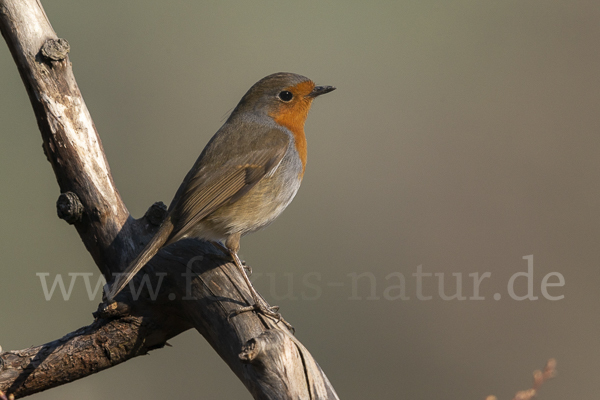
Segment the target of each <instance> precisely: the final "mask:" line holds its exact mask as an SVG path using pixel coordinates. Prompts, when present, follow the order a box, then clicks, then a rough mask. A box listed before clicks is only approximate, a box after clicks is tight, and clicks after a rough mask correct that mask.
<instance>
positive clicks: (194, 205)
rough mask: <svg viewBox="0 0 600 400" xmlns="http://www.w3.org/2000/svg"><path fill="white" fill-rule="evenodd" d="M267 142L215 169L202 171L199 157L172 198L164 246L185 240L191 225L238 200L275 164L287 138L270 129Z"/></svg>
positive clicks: (275, 165)
mask: <svg viewBox="0 0 600 400" xmlns="http://www.w3.org/2000/svg"><path fill="white" fill-rule="evenodd" d="M270 139H271V140H267V141H264V142H266V143H265V145H264V147H263V148H254V149H249V148H246V149H245V150H244V151H241V152H240V154H238V155H237V156H234V157H233V158H231V159H229V160H227V162H225V164H224V165H223V166H222V167H221V168H217V169H215V168H214V166H213V168H211V169H205V168H203V163H202V156H201V158H200V159H199V160H198V161H197V163H196V165H195V166H194V169H193V170H192V171H191V173H190V176H188V179H186V181H184V183H183V184H182V186H185V187H183V188H181V189H180V193H181V194H180V196H176V199H174V201H177V204H175V205H174V208H173V210H172V212H173V213H174V223H175V229H174V231H173V232H174V234H173V236H172V237H171V238H170V239H169V240H168V243H171V242H174V241H177V240H179V239H181V238H183V237H185V236H186V234H187V232H188V231H189V230H190V229H191V228H192V227H193V226H194V225H196V224H197V223H199V222H200V221H201V220H202V219H203V218H205V217H206V216H207V215H209V214H210V213H212V212H213V211H215V210H216V209H217V208H219V207H220V206H221V205H223V204H225V203H234V202H235V201H237V200H238V199H240V198H241V197H242V196H243V195H244V194H246V193H247V192H248V191H249V190H250V189H252V188H253V187H254V186H255V185H256V184H257V183H258V182H259V181H260V180H261V179H262V178H263V177H264V176H265V175H268V174H269V173H271V172H272V170H273V169H274V168H276V167H277V166H278V165H279V163H280V162H281V160H282V159H283V156H284V155H285V153H286V151H287V148H288V145H289V142H290V139H289V138H288V137H287V136H286V135H285V134H284V133H283V132H281V131H280V130H273V134H272V135H271V138H270ZM204 156H205V157H206V156H208V157H210V154H207V155H204ZM194 170H195V171H194ZM177 197H179V198H177Z"/></svg>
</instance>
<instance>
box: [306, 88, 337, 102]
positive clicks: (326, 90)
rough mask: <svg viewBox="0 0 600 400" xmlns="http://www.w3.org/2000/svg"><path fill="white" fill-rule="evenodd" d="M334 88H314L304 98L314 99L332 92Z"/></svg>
mask: <svg viewBox="0 0 600 400" xmlns="http://www.w3.org/2000/svg"><path fill="white" fill-rule="evenodd" d="M334 90H335V87H333V86H315V88H314V89H313V90H312V92H310V93H309V94H308V95H307V96H306V97H309V98H313V99H314V98H315V97H317V96H320V95H322V94H325V93H329V92H333V91H334Z"/></svg>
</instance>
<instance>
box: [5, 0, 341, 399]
mask: <svg viewBox="0 0 600 400" xmlns="http://www.w3.org/2000/svg"><path fill="white" fill-rule="evenodd" d="M0 30H1V32H2V35H3V36H4V38H5V40H6V42H7V44H8V46H9V48H10V50H11V53H12V55H13V58H14V60H15V63H16V64H17V67H18V69H19V72H20V74H21V78H22V80H23V83H24V84H25V87H26V89H27V93H28V94H29V98H30V101H31V103H32V106H33V110H34V112H35V115H36V118H37V121H38V126H39V128H40V131H41V133H42V138H43V141H44V151H45V153H46V157H47V158H48V160H49V161H50V163H51V164H52V167H53V169H54V173H55V175H56V179H57V181H58V184H59V186H60V190H61V192H62V194H61V196H60V197H59V200H58V202H57V209H58V214H59V217H61V218H63V219H64V220H66V221H67V222H69V223H71V224H73V225H74V226H75V227H76V228H77V231H78V232H79V235H80V237H81V239H82V240H83V242H84V244H85V246H86V248H87V249H88V251H89V252H90V253H91V254H92V257H93V258H94V260H95V262H96V264H97V265H98V267H99V269H100V271H101V272H102V273H103V274H104V275H105V277H106V278H107V280H110V279H111V274H112V273H115V272H118V271H122V270H123V269H125V267H126V266H127V264H128V262H129V261H130V260H131V259H132V258H133V257H134V256H135V255H136V254H137V253H138V252H139V251H140V250H141V248H142V247H143V246H144V245H145V243H147V242H148V240H149V239H150V238H151V237H152V235H153V234H154V232H155V231H156V229H157V226H158V225H159V224H160V222H161V221H162V219H163V218H164V215H165V207H164V205H159V204H157V205H155V206H153V207H151V208H150V210H149V211H148V212H147V213H146V215H145V216H144V217H143V218H141V219H139V220H134V219H133V218H131V217H130V215H129V212H128V211H127V208H126V207H125V205H124V204H123V201H122V200H121V197H120V196H119V193H118V191H117V190H116V188H115V186H114V182H113V179H112V176H111V173H110V169H109V166H108V163H107V161H106V157H105V155H104V151H103V149H102V144H101V142H100V138H99V137H98V134H97V132H96V128H95V126H94V123H93V122H92V119H91V117H90V115H89V112H88V110H87V108H86V106H85V103H84V101H83V98H82V97H81V93H80V92H79V88H78V87H77V83H76V82H75V78H74V76H73V72H72V69H71V63H70V62H69V58H68V56H67V52H68V50H69V47H68V43H67V42H66V41H65V40H63V39H58V37H57V36H56V34H55V33H54V30H53V29H52V27H51V26H50V23H49V21H48V19H47V17H46V14H45V13H44V10H43V8H42V6H41V4H40V2H39V1H38V0H0ZM142 272H143V274H138V276H136V278H135V279H134V280H133V281H132V284H133V285H134V286H135V285H137V287H138V288H139V286H140V284H141V283H142V282H146V283H148V284H150V289H152V288H155V289H156V291H153V290H149V289H148V288H147V289H144V290H141V291H139V292H138V291H124V292H122V293H121V294H120V295H119V296H118V297H117V301H118V303H117V305H116V307H114V306H113V305H110V306H107V305H106V304H104V305H101V306H100V309H99V312H97V313H96V314H95V315H96V317H97V319H96V321H95V322H94V323H92V324H91V325H90V326H88V327H85V328H82V329H80V330H78V331H76V332H73V333H71V334H69V335H67V336H65V337H64V338H62V339H59V340H57V341H54V342H51V343H48V344H45V345H42V346H38V347H33V348H29V349H25V350H21V351H11V352H4V353H0V391H1V392H0V397H2V396H5V395H4V393H2V392H8V393H9V395H10V394H16V395H17V396H19V397H22V396H26V395H28V394H32V393H35V392H39V391H42V390H45V389H49V388H51V387H55V386H58V385H61V384H65V383H68V382H71V381H73V380H75V379H79V378H82V377H84V376H87V375H90V374H92V373H95V372H98V371H100V370H102V369H105V368H109V367H111V366H113V365H116V364H119V363H121V362H123V361H126V360H128V359H129V358H132V357H135V356H137V355H140V354H145V353H146V352H147V351H149V350H152V349H154V348H159V347H162V346H163V345H164V344H165V342H166V340H168V339H169V338H171V337H173V336H175V335H177V334H179V333H180V332H182V331H184V330H186V329H189V328H190V327H194V328H195V329H197V330H198V331H199V332H200V333H201V334H202V335H203V336H204V337H205V338H206V339H207V340H208V342H209V343H210V344H211V345H212V346H213V348H214V349H215V350H216V351H217V352H218V353H219V355H220V356H221V357H222V358H223V360H224V361H225V362H226V363H227V364H228V365H229V366H230V367H231V369H232V370H233V371H234V372H235V373H236V375H237V376H238V377H239V378H240V379H241V381H242V382H243V383H244V385H246V387H247V388H248V390H249V391H250V392H251V393H252V395H253V396H254V397H255V398H256V399H292V398H293V399H296V398H303V399H304V398H307V399H308V398H310V399H337V398H338V397H337V395H336V394H335V391H334V390H333V388H332V386H331V384H330V383H329V381H328V380H327V378H326V377H325V375H324V373H323V371H321V369H320V368H319V366H318V365H317V363H316V361H315V360H314V359H313V358H312V356H311V355H310V353H309V352H308V351H307V350H306V348H304V346H302V344H300V342H298V341H297V339H295V338H294V337H293V336H292V335H291V334H290V333H289V332H288V331H287V329H286V328H285V327H282V326H280V325H281V324H278V323H277V321H273V320H271V319H269V318H266V317H263V316H261V315H257V314H255V313H250V312H248V313H243V314H240V315H236V316H234V317H231V318H230V316H231V313H232V311H233V310H235V309H238V308H239V307H240V306H244V305H248V304H250V303H251V302H252V300H251V299H252V298H251V295H250V293H249V290H248V287H247V285H246V284H245V282H244V280H243V278H242V277H241V276H240V275H239V273H238V271H237V270H236V268H235V266H234V265H233V264H231V263H229V259H224V255H223V254H221V253H220V250H218V249H216V248H214V247H213V246H212V245H210V244H207V243H204V242H200V241H196V240H184V241H179V242H176V243H174V244H172V245H170V246H168V247H166V248H163V249H162V250H161V251H160V252H159V253H158V254H157V255H156V256H155V257H154V258H153V259H152V260H151V261H150V263H148V265H147V266H146V267H145V268H144V270H143V271H142ZM134 293H135V294H136V296H134ZM137 293H139V294H141V297H139V298H137V297H138V296H137Z"/></svg>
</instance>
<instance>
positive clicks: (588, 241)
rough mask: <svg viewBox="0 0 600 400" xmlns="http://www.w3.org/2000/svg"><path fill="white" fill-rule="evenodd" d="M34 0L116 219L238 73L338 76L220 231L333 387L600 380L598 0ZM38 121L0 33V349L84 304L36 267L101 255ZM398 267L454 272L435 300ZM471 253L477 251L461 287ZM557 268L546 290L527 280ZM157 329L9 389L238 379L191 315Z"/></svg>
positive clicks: (167, 186) (212, 113)
mask: <svg viewBox="0 0 600 400" xmlns="http://www.w3.org/2000/svg"><path fill="white" fill-rule="evenodd" d="M42 3H43V5H44V7H45V9H46V12H47V14H48V17H49V19H50V21H51V22H52V25H53V27H54V29H55V30H56V32H57V34H58V36H59V37H62V38H66V39H67V40H68V41H69V43H70V44H71V53H70V60H71V62H72V63H73V69H74V72H75V76H76V78H77V82H78V84H79V86H80V88H81V91H82V93H83V96H84V98H85V101H86V103H87V105H88V107H89V109H90V112H91V114H92V117H93V119H94V121H95V124H96V127H97V128H98V132H99V134H100V137H101V138H102V141H103V144H104V149H105V151H106V154H107V157H108V160H109V162H110V166H111V169H112V173H113V176H114V179H115V182H116V184H117V186H118V188H119V191H120V193H121V194H122V196H123V198H124V200H125V203H126V204H127V206H128V208H129V210H130V212H131V213H132V215H133V216H134V217H136V218H139V217H140V216H142V215H143V214H144V212H145V211H146V209H147V208H148V207H149V206H150V205H151V204H152V203H153V202H155V201H158V200H162V201H164V202H165V203H168V202H170V200H171V198H172V196H173V194H174V193H175V190H176V189H177V187H178V186H179V184H180V182H181V181H182V179H183V177H184V176H185V174H186V172H187V171H188V169H189V168H190V167H191V165H192V164H193V162H194V161H195V159H196V157H197V156H198V155H199V153H200V151H201V150H202V148H203V147H204V145H205V144H206V142H207V141H208V140H209V138H210V137H211V136H212V134H213V133H214V132H215V131H216V130H217V129H218V128H219V126H220V125H221V124H222V123H223V122H224V120H225V118H226V116H227V115H228V113H229V112H230V111H231V110H232V109H233V107H234V106H235V105H236V104H237V102H238V101H239V99H240V98H241V96H242V95H243V94H244V93H245V92H246V90H247V89H248V88H249V87H250V86H251V85H252V84H253V83H254V82H256V81H257V80H258V79H260V78H262V77H263V76H266V75H268V74H270V73H273V72H277V71H290V72H297V73H301V74H303V75H306V76H308V77H310V78H311V79H313V80H315V81H316V82H317V83H319V84H326V85H335V86H337V87H338V90H337V91H335V92H333V93H331V94H328V95H327V96H323V97H322V98H319V99H318V100H317V101H316V102H315V104H314V105H313V109H312V111H311V114H310V116H309V119H308V122H307V126H306V131H307V136H308V150H309V151H308V166H307V171H306V175H305V178H304V183H303V185H302V188H301V189H300V191H299V193H298V195H297V197H296V199H295V200H294V202H293V203H292V204H291V206H290V207H289V208H288V209H287V210H286V211H285V212H284V213H283V215H282V216H281V217H280V218H279V219H278V220H277V221H276V222H275V223H274V224H273V225H272V226H270V227H269V228H268V229H266V230H264V231H261V232H259V233H255V234H254V235H251V236H248V237H245V238H244V239H243V240H242V248H241V256H242V258H244V259H245V260H246V261H247V262H248V264H249V265H251V266H252V267H253V269H254V276H253V279H254V281H255V284H256V286H257V288H258V289H259V291H260V292H261V293H262V294H263V295H264V296H265V297H266V298H267V300H269V301H270V302H271V303H272V304H278V305H279V306H281V310H282V312H283V315H284V316H285V318H286V319H287V320H288V321H290V322H291V323H292V324H293V325H294V326H295V327H296V332H297V336H298V338H299V339H300V340H301V341H302V342H303V343H304V344H305V345H306V347H307V348H308V349H309V350H310V351H311V353H312V354H313V355H314V356H315V358H316V359H317V361H318V362H319V363H320V365H321V367H322V368H323V369H324V371H325V372H326V374H327V375H328V377H329V379H330V380H331V382H332V383H333V385H334V387H335V388H336V390H337V392H338V394H339V395H340V397H341V398H342V399H364V398H376V399H450V398H451V399H473V400H482V399H485V397H486V396H487V395H489V394H495V395H497V396H498V397H499V399H501V400H502V399H511V398H512V397H513V395H514V393H515V392H516V391H517V390H522V389H527V388H528V387H530V385H531V382H532V378H531V373H532V371H533V370H534V369H537V368H542V367H543V366H544V364H545V362H546V360H547V359H549V358H551V357H554V358H556V359H557V360H558V370H559V376H558V378H557V379H555V380H552V381H550V382H548V383H547V384H545V385H544V386H543V388H542V390H541V392H540V396H539V398H540V399H544V400H554V399H568V398H571V399H575V398H577V399H584V398H596V397H597V396H598V391H599V390H600V384H599V383H598V382H599V381H598V379H597V374H598V370H600V339H599V335H598V332H599V331H600V321H599V318H598V315H599V312H600V298H599V297H600V296H599V295H598V287H599V286H600V273H599V271H598V267H599V260H600V246H599V245H598V238H599V237H600V216H599V212H598V209H599V207H600V185H599V183H598V178H599V176H600V157H599V154H600V135H599V133H600V107H599V106H600V80H599V74H598V71H600V51H599V49H600V47H599V46H598V38H599V37H600V3H598V2H590V1H570V2H564V1H558V0H543V1H542V0H530V1H520V0H519V1H516V0H511V1H501V2H491V1H466V0H451V1H447V0H444V1H441V0H438V1H432V0H418V1H377V0H376V1H371V2H358V1H341V0H332V1H310V2H276V1H234V2H221V1H202V2H191V1H181V0H173V1H169V2H164V1H153V0H144V1H141V0H135V1H133V0H128V1H122V0H119V1H115V0H105V1H101V2H98V1H81V0H78V1H75V0H52V1H44V0H42ZM41 143H42V142H41V137H40V134H39V131H38V129H37V125H36V122H35V118H34V115H33V112H32V110H31V106H30V103H29V100H28V98H27V95H26V92H25V89H24V87H23V84H22V82H21V79H20V77H19V75H18V72H17V69H16V67H15V65H14V63H13V61H12V58H11V56H10V53H9V51H8V49H7V47H6V46H5V45H4V44H2V45H0V170H1V171H2V173H0V188H1V189H0V204H2V207H3V209H4V212H3V215H2V223H1V224H0V264H1V265H2V269H1V274H0V282H1V287H2V289H1V291H0V316H1V317H2V322H3V324H2V329H0V345H2V347H3V349H4V350H14V349H21V348H25V347H28V346H31V345H39V344H42V343H45V342H48V341H51V340H54V339H57V338H59V337H61V336H63V335H64V334H66V333H68V332H71V331H73V330H75V329H77V328H79V327H81V326H84V325H87V324H89V323H91V322H92V315H91V313H92V312H93V311H94V310H95V309H96V307H97V304H98V302H99V300H100V297H99V295H98V296H97V297H96V298H94V299H92V300H90V299H89V297H88V295H87V293H86V289H85V285H84V284H83V280H82V278H81V277H79V278H76V279H78V280H76V281H75V283H74V286H73V291H72V293H71V296H70V297H69V300H67V301H65V300H64V299H63V296H62V295H61V294H60V290H59V288H56V290H55V293H54V294H53V296H52V298H51V300H46V298H45V296H44V292H43V289H42V285H41V280H40V277H39V276H37V275H36V274H37V273H49V274H50V275H49V276H48V277H47V279H48V285H51V284H52V282H53V279H54V277H55V276H56V274H62V276H63V277H64V279H65V283H66V284H67V288H68V284H69V279H70V278H69V276H68V275H67V274H68V273H74V272H75V273H93V274H94V275H93V277H92V283H95V282H96V280H97V278H98V277H99V272H98V270H97V268H96V267H95V265H94V263H93V261H92V259H91V257H90V256H89V254H88V253H87V252H86V250H85V249H84V247H83V245H82V243H81V241H80V240H79V237H78V236H77V233H76V231H75V229H74V228H73V227H71V226H69V225H67V224H66V223H65V222H64V221H61V220H59V219H58V218H57V217H56V210H55V201H56V199H57V197H58V195H59V190H58V186H57V184H56V181H55V179H54V175H53V172H52V170H51V167H50V165H49V164H48V163H47V162H46V160H45V157H44V155H43V153H42V148H41ZM530 255H533V258H531V257H530V258H529V259H531V260H533V267H532V274H531V276H530V278H531V285H532V286H531V287H532V292H531V293H530V294H531V296H535V297H537V300H530V299H526V300H521V301H519V300H515V299H513V298H512V297H511V296H510V294H509V290H508V283H509V281H510V279H511V277H513V276H515V274H518V273H519V272H522V273H524V272H527V271H528V259H524V258H523V257H526V256H530ZM419 266H420V268H421V271H422V272H423V273H431V274H444V275H443V276H444V292H443V293H442V294H445V295H446V296H451V295H452V294H454V293H456V279H457V276H460V277H461V279H462V287H461V291H462V296H463V297H465V298H466V299H465V300H458V299H452V300H444V298H443V296H441V295H440V290H439V286H438V285H439V280H440V278H441V275H437V276H436V275H433V276H424V277H423V278H422V281H423V285H422V288H421V289H422V294H423V295H424V296H431V299H430V300H419V299H418V297H417V290H418V285H417V279H416V277H414V276H413V274H415V273H416V272H417V270H418V268H419ZM475 273H477V274H479V275H477V276H476V277H481V276H483V274H485V273H489V274H490V275H489V278H485V279H483V280H482V281H481V285H480V288H479V296H477V294H476V293H474V289H473V276H469V274H475ZM552 273H554V274H552ZM453 274H455V275H453ZM548 274H551V275H549V276H547V275H548ZM559 274H560V275H559ZM401 276H403V277H404V278H405V288H406V291H405V293H404V297H403V298H401V297H400V295H401V292H400V290H399V288H398V285H399V283H400V280H401ZM561 276H562V277H563V278H564V285H563V286H547V288H546V289H547V291H546V296H545V295H544V292H543V291H542V284H543V282H544V279H546V280H545V282H546V283H547V284H560V277H561ZM528 287H529V286H528V279H527V278H526V277H524V276H520V277H517V278H516V280H515V281H514V292H515V294H516V295H517V296H524V295H526V294H527V292H528ZM561 296H564V297H561ZM472 297H477V298H479V300H475V299H472ZM513 297H514V296H513ZM497 298H499V300H496V299H497ZM532 298H533V297H532ZM552 299H554V300H552ZM170 342H171V343H172V345H173V347H170V348H165V349H162V350H157V351H153V352H152V353H151V354H150V355H148V356H145V357H138V358H136V359H134V360H131V361H129V362H127V363H125V364H123V365H120V366H117V367H114V368H112V369H110V370H107V371H104V372H101V373H99V374H96V375H94V376H90V377H88V378H86V379H83V380H80V381H77V382H74V383H71V384H68V385H65V386H62V387H59V388H56V389H52V390H50V391H48V392H45V393H42V394H38V395H35V396H33V397H32V398H33V399H79V398H81V397H82V396H85V397H86V398H88V399H105V398H106V397H107V396H111V397H117V398H125V397H127V398H134V399H138V398H139V399H141V398H161V397H162V398H180V399H192V398H206V399H232V398H240V399H250V395H249V394H248V392H247V391H246V390H245V388H244V387H243V385H242V384H241V383H240V382H239V381H238V380H237V378H236V377H235V376H234V375H233V373H232V372H231V371H230V370H229V369H228V367H227V366H226V365H225V363H224V362H222V361H221V359H220V358H219V357H217V356H216V354H215V352H214V351H213V350H212V349H211V348H210V347H209V346H208V345H207V344H206V342H205V341H204V339H203V338H202V337H201V336H200V335H199V334H198V333H197V332H195V331H188V332H186V333H184V334H182V335H180V336H178V337H176V338H174V339H173V340H171V341H170Z"/></svg>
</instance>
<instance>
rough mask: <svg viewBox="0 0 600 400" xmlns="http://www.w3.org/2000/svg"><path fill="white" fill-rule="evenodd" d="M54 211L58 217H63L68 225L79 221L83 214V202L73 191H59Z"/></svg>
mask: <svg viewBox="0 0 600 400" xmlns="http://www.w3.org/2000/svg"><path fill="white" fill-rule="evenodd" d="M56 213H57V214H58V218H60V219H64V220H65V221H67V222H68V223H69V224H70V225H73V224H74V223H76V222H80V221H81V217H82V215H83V204H81V201H80V200H79V197H78V196H77V195H76V194H75V193H73V192H66V193H61V195H60V196H58V200H57V201H56Z"/></svg>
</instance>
